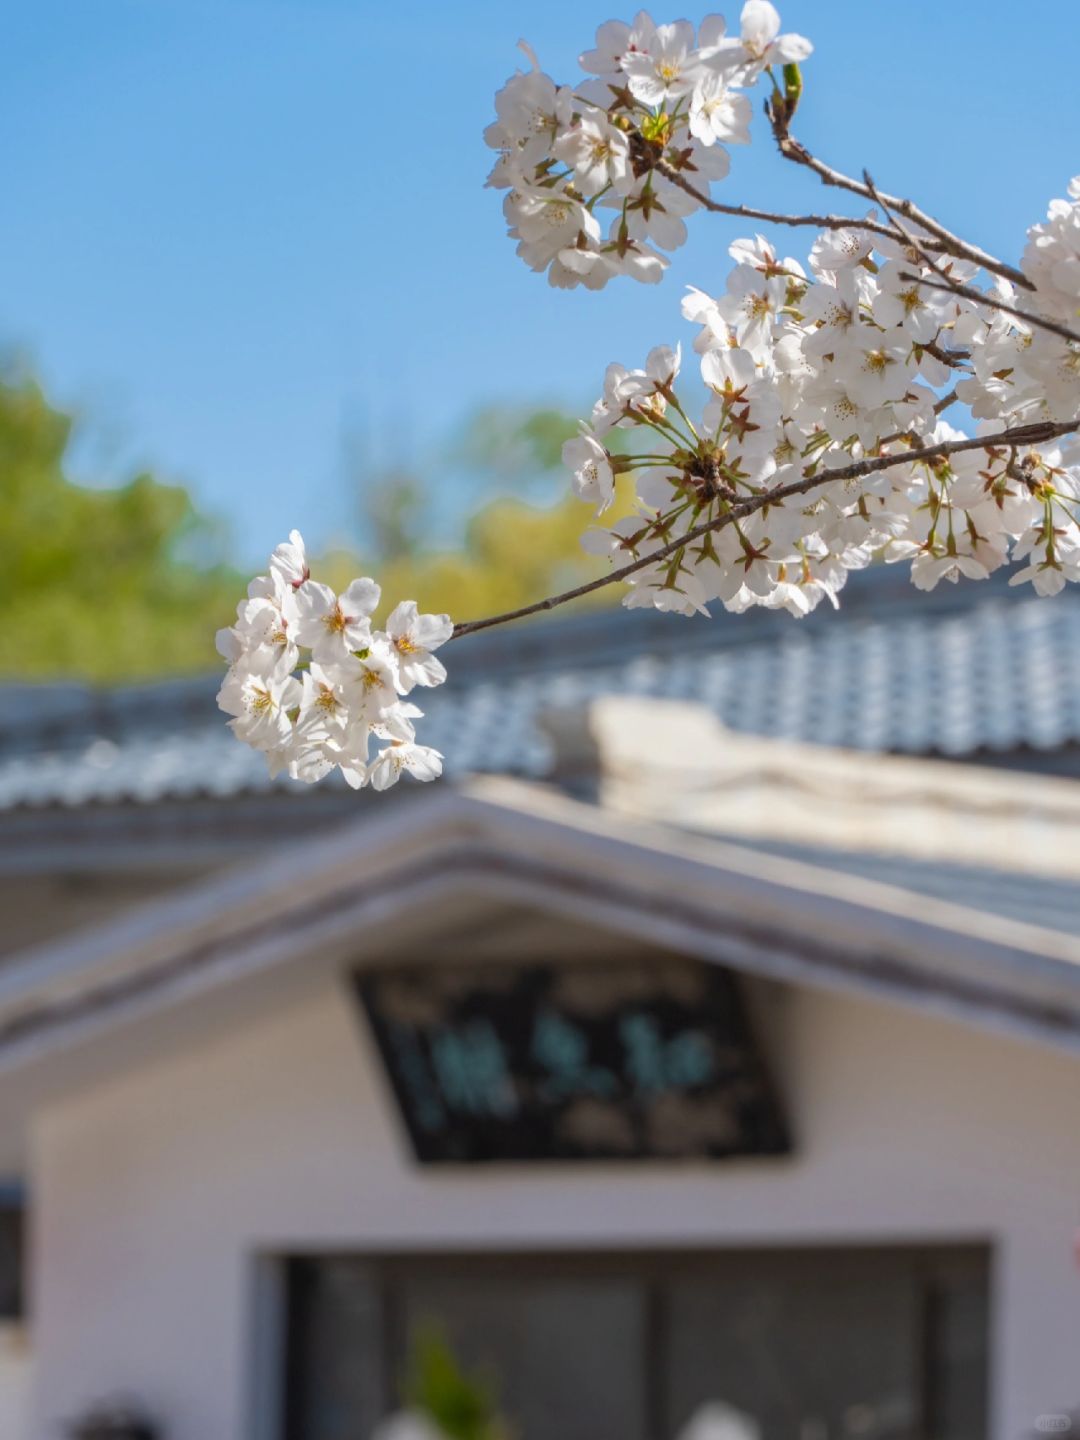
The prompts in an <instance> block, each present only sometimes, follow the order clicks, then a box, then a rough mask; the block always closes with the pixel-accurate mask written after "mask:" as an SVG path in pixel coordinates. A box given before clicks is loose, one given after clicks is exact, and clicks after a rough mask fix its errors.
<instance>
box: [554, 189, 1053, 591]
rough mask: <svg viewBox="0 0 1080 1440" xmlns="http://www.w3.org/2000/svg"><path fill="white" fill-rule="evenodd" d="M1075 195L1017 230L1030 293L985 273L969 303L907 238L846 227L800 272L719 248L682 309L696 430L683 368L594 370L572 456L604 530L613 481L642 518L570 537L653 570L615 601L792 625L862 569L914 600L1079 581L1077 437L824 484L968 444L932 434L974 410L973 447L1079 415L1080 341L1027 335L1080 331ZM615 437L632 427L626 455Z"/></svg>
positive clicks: (747, 247) (961, 271)
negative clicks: (970, 587) (751, 611)
mask: <svg viewBox="0 0 1080 1440" xmlns="http://www.w3.org/2000/svg"><path fill="white" fill-rule="evenodd" d="M1069 196H1070V198H1069V199H1068V200H1065V201H1054V202H1053V204H1052V206H1051V208H1050V214H1049V220H1048V223H1047V224H1046V225H1037V226H1035V227H1033V228H1032V229H1031V231H1030V232H1029V243H1028V248H1027V252H1026V254H1025V257H1024V261H1023V270H1024V275H1025V277H1026V278H1027V279H1028V281H1029V283H1030V285H1031V286H1032V287H1033V288H1032V289H1031V290H1026V289H1025V290H1022V291H1021V290H1020V289H1019V288H1018V287H1016V286H1014V285H1012V284H1011V283H1010V282H1009V281H1008V280H1003V279H1001V278H999V277H998V276H997V275H994V276H991V277H988V278H986V277H984V283H983V284H982V285H981V286H980V285H979V284H978V283H976V282H977V281H978V278H979V269H978V267H977V266H976V265H975V264H972V263H968V262H967V261H964V260H958V259H954V258H951V257H949V256H947V255H943V254H941V253H940V250H939V252H938V253H937V254H936V255H935V253H933V252H934V243H933V237H931V236H928V235H927V234H925V233H924V232H923V231H921V230H919V229H918V228H917V227H911V228H905V229H904V230H903V231H902V232H901V233H900V234H898V236H897V238H895V239H893V238H890V237H888V236H883V235H881V234H878V233H876V232H874V231H872V230H869V229H865V228H861V226H860V224H859V222H853V225H852V227H851V228H850V229H839V228H838V229H833V230H828V231H826V232H824V233H822V234H821V235H820V236H819V237H818V239H817V241H816V243H815V244H814V246H813V248H812V250H811V252H810V255H809V264H808V267H806V268H804V267H803V265H801V264H800V263H799V261H798V260H796V259H793V258H791V257H789V256H784V255H781V254H780V253H779V252H778V251H777V250H776V249H775V248H774V247H773V246H772V245H771V244H770V243H769V242H768V241H767V240H765V239H764V238H763V237H761V236H760V235H759V236H757V237H756V238H755V239H752V240H740V241H737V242H736V243H735V244H733V245H732V246H731V247H730V254H731V257H732V259H733V260H734V262H735V265H734V268H733V269H732V270H731V271H730V273H729V274H728V277H727V283H726V288H725V291H724V293H723V294H721V295H717V296H713V295H709V294H707V293H705V292H704V291H702V290H697V289H691V290H690V291H689V293H688V294H687V296H686V298H685V299H684V301H683V305H682V310H683V315H684V316H685V318H686V319H688V320H690V321H691V322H693V323H694V324H695V325H696V326H697V327H698V334H697V338H696V340H695V342H694V350H695V352H696V355H697V358H698V362H699V366H700V374H701V380H702V382H703V384H704V387H705V391H706V395H707V401H706V403H705V406H704V413H703V414H702V415H701V416H700V418H699V419H698V420H697V422H696V423H695V421H693V420H692V419H691V417H690V414H689V413H688V408H687V406H685V405H684V404H683V403H682V402H681V401H680V398H679V395H678V394H677V392H676V377H677V376H678V375H679V371H680V365H681V356H680V352H679V350H677V349H676V350H671V349H668V348H666V347H658V348H656V349H654V350H653V351H652V352H651V353H650V354H649V357H648V359H647V361H646V364H645V366H644V368H643V369H637V370H627V369H626V368H624V367H623V366H621V365H611V366H610V367H609V368H608V371H607V375H606V377H605V382H604V391H603V394H602V396H601V397H600V399H599V400H598V402H597V404H596V406H595V407H594V409H593V412H592V416H591V418H590V420H589V421H588V422H587V423H586V424H584V425H583V426H582V432H581V434H580V435H579V436H578V437H577V438H575V439H573V440H571V441H569V442H568V443H567V445H566V447H565V450H564V460H565V461H566V463H567V465H568V466H569V468H570V470H571V471H572V472H573V483H574V488H575V490H576V492H577V494H578V495H579V496H580V497H581V498H582V499H583V500H586V501H588V502H590V503H591V504H593V505H594V507H595V509H596V512H597V514H602V513H603V512H604V511H605V510H606V509H607V507H608V506H609V505H610V504H611V502H612V500H613V498H614V493H615V485H614V481H615V475H616V474H617V473H618V472H619V471H620V470H623V471H626V470H633V471H634V474H635V479H636V504H635V508H634V512H633V513H632V514H631V515H629V516H626V517H624V518H622V519H619V520H618V521H617V522H616V523H615V524H614V525H612V526H611V527H610V528H608V529H599V528H594V529H591V530H590V531H588V532H587V533H586V535H585V537H584V544H585V546H586V549H589V550H592V551H594V552H596V553H602V554H606V555H608V556H609V557H610V558H611V559H612V561H613V562H614V563H615V564H616V565H617V566H622V565H625V564H627V563H628V562H635V561H639V560H645V561H647V559H648V556H649V555H650V554H652V553H654V552H656V551H660V550H663V551H664V554H663V555H662V556H661V557H660V558H659V559H658V560H657V561H656V562H655V563H653V564H648V563H646V564H645V565H643V567H642V568H640V569H638V570H637V571H636V572H635V573H633V574H632V575H630V576H628V577H627V580H628V584H629V585H630V586H631V590H630V593H629V594H628V596H627V599H626V603H627V604H628V605H631V606H643V605H644V606H654V607H657V608H660V609H671V610H677V611H681V612H683V613H691V612H693V611H706V607H707V606H708V604H709V602H710V601H719V602H721V603H722V604H723V605H724V606H725V607H726V608H728V609H730V610H736V611H739V610H744V609H746V608H747V607H749V606H751V605H765V606H769V607H774V608H775V607H781V606H782V607H784V608H786V609H787V610H789V611H791V612H793V613H795V614H797V615H799V614H805V613H806V612H807V611H809V610H811V609H813V608H814V606H815V605H817V604H818V603H819V602H820V600H821V599H822V598H828V599H829V600H830V601H831V602H832V603H833V604H834V605H835V604H836V595H837V593H838V591H839V590H840V589H841V587H842V586H843V584H844V581H845V579H846V577H847V574H848V572H849V571H851V570H857V569H861V568H863V567H864V566H866V565H868V564H869V563H870V561H871V560H872V559H875V558H883V559H884V560H886V561H909V562H910V563H911V574H912V579H913V581H914V583H915V584H916V585H917V586H918V587H919V588H921V589H931V588H933V586H935V585H936V584H937V583H938V581H940V580H942V579H948V580H956V579H958V578H959V576H961V575H964V576H967V577H970V578H973V579H984V578H986V577H987V576H988V575H990V574H991V572H993V571H995V570H997V569H999V568H1000V567H1001V566H1003V565H1006V564H1007V563H1009V562H1010V561H1014V562H1016V561H1018V562H1023V563H1022V565H1021V566H1020V568H1019V569H1018V571H1017V572H1016V573H1015V574H1014V575H1013V576H1012V577H1011V579H1012V583H1018V582H1020V581H1025V580H1030V581H1031V582H1032V584H1033V585H1034V588H1035V590H1036V591H1038V592H1039V593H1040V594H1053V593H1055V592H1056V591H1058V590H1060V589H1061V588H1062V586H1063V585H1064V584H1065V583H1066V581H1070V580H1077V579H1080V526H1078V523H1077V516H1078V508H1080V447H1078V445H1077V442H1076V437H1075V436H1073V435H1070V436H1068V437H1067V438H1066V439H1065V440H1064V441H1062V442H1061V443H1055V444H1050V445H1048V444H1040V445H1031V444H1029V445H1025V444H1022V443H1011V444H1004V445H1002V444H997V445H988V446H987V447H986V448H975V449H967V450H962V451H959V452H954V453H951V454H948V455H938V456H934V457H927V458H926V459H924V460H923V461H921V462H911V463H907V462H904V463H900V462H898V463H896V464H890V465H889V466H888V467H887V468H876V467H875V466H873V465H871V466H870V467H869V468H870V473H868V474H864V475H853V476H848V477H847V478H843V477H838V478H837V480H835V481H833V482H832V483H828V484H827V483H824V482H825V481H827V479H828V475H829V472H830V471H833V470H839V471H844V470H851V469H854V468H857V466H858V462H860V461H864V460H875V459H878V458H880V457H892V456H903V455H904V454H905V453H906V452H907V451H909V450H913V449H919V448H926V447H930V446H934V445H936V444H938V443H940V442H943V441H944V442H949V441H960V442H963V441H965V440H966V439H967V438H968V437H967V436H966V435H965V432H964V431H962V430H960V429H958V428H955V427H954V426H952V425H951V424H950V423H949V422H947V421H946V420H945V419H944V418H943V417H944V413H945V412H946V411H947V410H949V408H950V407H951V406H953V405H961V406H963V405H966V406H967V407H968V409H969V410H970V415H971V418H972V421H973V423H974V426H975V430H976V436H980V435H986V436H990V435H999V434H1000V433H1001V432H1002V431H1003V430H1004V429H1014V428H1017V427H1027V426H1034V425H1039V424H1040V423H1043V422H1047V421H1052V422H1069V421H1073V420H1076V419H1077V418H1080V343H1077V341H1075V340H1072V339H1070V338H1068V337H1067V336H1062V335H1061V334H1058V333H1054V332H1053V331H1051V330H1049V329H1047V328H1045V327H1044V326H1042V325H1040V324H1038V323H1034V321H1037V320H1038V318H1039V315H1042V316H1043V317H1044V318H1046V317H1058V318H1060V319H1062V320H1064V321H1072V322H1073V323H1075V321H1076V319H1077V317H1078V316H1080V180H1074V181H1073V183H1072V186H1071V187H1070V190H1069ZM869 218H870V219H871V220H873V218H874V217H873V216H871V217H869ZM1025 306H1027V307H1029V309H1027V310H1025V308H1024V307H1025ZM1017 311H1020V312H1021V314H1019V315H1018V314H1017V313H1016V312H1017ZM1023 315H1031V316H1032V317H1033V318H1032V319H1025V318H1023ZM615 430H621V431H626V430H633V431H636V433H637V436H638V437H639V438H640V444H639V445H638V446H636V447H635V446H634V445H633V443H631V447H630V448H631V449H633V450H634V453H632V454H628V453H627V444H626V441H627V437H625V436H623V437H622V438H621V443H620V445H619V446H617V447H616V446H615V445H614V444H613V439H614V437H613V435H612V432H613V431H615ZM725 516H729V517H730V518H729V519H727V520H725V519H724V517H725ZM710 521H719V522H720V523H719V525H717V526H716V527H715V528H713V529H710V530H709V531H708V532H707V533H705V534H699V535H697V536H696V537H692V538H691V539H690V540H688V542H687V543H686V544H685V546H682V545H679V543H678V542H679V538H680V536H682V535H684V534H687V532H689V531H692V530H695V528H697V527H700V526H702V525H704V524H708V523H709V522H710ZM706 613H707V611H706Z"/></svg>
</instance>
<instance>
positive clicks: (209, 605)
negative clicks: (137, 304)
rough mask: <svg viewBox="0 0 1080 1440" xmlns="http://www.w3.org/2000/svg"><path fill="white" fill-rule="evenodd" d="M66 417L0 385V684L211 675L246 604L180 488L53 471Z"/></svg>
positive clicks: (30, 390)
mask: <svg viewBox="0 0 1080 1440" xmlns="http://www.w3.org/2000/svg"><path fill="white" fill-rule="evenodd" d="M70 437H71V421H70V419H69V418H68V417H67V416H65V415H63V414H61V413H60V412H59V411H57V410H55V409H53V408H52V407H51V406H50V405H49V404H48V402H47V401H46V399H45V397H44V395H43V394H42V392H41V389H40V387H39V386H38V385H37V384H36V383H34V382H33V381H32V380H30V379H29V378H26V377H22V376H12V377H8V378H6V379H4V380H0V537H2V544H3V559H2V563H0V675H2V676H5V677H11V676H20V677H41V678H44V677H50V676H57V675H68V676H79V677H82V678H85V679H90V680H115V679H120V678H135V677H141V676H149V675H160V674H166V673H168V674H177V673H183V672H185V671H199V670H206V669H210V668H213V667H214V665H215V663H216V656H215V652H214V632H215V630H216V629H217V628H218V627H219V626H220V625H222V624H223V623H226V621H227V620H228V618H229V617H230V616H231V614H232V611H233V608H234V606H235V604H236V601H237V598H238V597H239V596H240V595H242V594H243V584H242V580H241V578H240V577H239V576H238V575H236V574H234V573H232V572H230V571H229V570H227V569H226V568H225V567H224V566H223V565H220V564H218V565H215V566H213V567H211V568H209V569H201V568H199V567H198V566H196V565H195V564H193V563H192V562H190V561H188V560H185V559H184V558H183V556H184V554H185V553H198V551H199V549H206V548H213V536H212V533H211V532H210V531H209V529H208V527H206V526H205V525H203V524H200V522H199V521H198V520H197V519H196V516H195V514H194V511H193V509H192V506H191V501H190V499H189V498H188V496H187V494H186V492H185V491H184V490H182V489H179V488H177V487H175V486H168V485H161V484H158V483H157V481H155V480H154V479H152V477H151V476H149V475H140V476H138V477H137V478H135V479H134V480H132V481H131V482H130V483H129V484H126V485H123V486H121V487H119V488H118V489H109V490H93V489H85V488H83V487H81V486H78V485H73V484H72V483H71V482H70V481H69V480H68V479H67V477H66V475H65V473H64V457H65V454H66V452H67V448H68V443H69V440H70Z"/></svg>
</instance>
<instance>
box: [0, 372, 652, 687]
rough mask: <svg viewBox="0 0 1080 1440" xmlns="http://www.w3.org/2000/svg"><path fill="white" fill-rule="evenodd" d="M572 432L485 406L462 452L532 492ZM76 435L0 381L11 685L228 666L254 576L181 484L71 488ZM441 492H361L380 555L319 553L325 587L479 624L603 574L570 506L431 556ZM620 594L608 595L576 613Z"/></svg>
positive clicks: (561, 419)
mask: <svg viewBox="0 0 1080 1440" xmlns="http://www.w3.org/2000/svg"><path fill="white" fill-rule="evenodd" d="M573 428H574V427H573V425H572V423H571V422H570V421H568V420H567V419H566V417H565V416H562V415H560V414H558V413H557V412H555V411H552V410H537V411H532V412H529V411H511V412H504V411H498V410H494V409H493V410H488V411H485V412H482V414H481V415H480V416H478V417H476V418H475V420H474V422H473V423H472V424H471V426H470V428H469V431H468V434H467V437H466V439H465V441H463V445H464V451H463V453H466V452H468V453H470V454H471V457H472V460H471V463H472V464H473V465H474V466H475V468H476V470H477V471H478V472H480V471H482V472H485V473H486V474H487V476H488V478H489V481H490V480H491V479H496V480H500V479H501V480H502V481H503V482H510V481H511V480H521V481H522V483H524V482H525V481H526V480H527V479H528V477H530V476H531V477H533V478H534V479H535V478H536V477H538V476H541V477H542V476H543V475H544V474H546V473H548V472H550V471H551V470H552V469H553V468H554V467H555V466H557V465H558V461H559V451H560V449H561V447H562V443H563V441H564V440H565V439H566V437H567V435H568V434H570V433H572V431H573ZM71 432H72V422H71V419H70V417H68V416H67V415H64V414H63V413H61V412H60V411H59V410H57V409H55V408H54V407H53V406H51V405H50V404H49V403H48V401H47V399H46V397H45V396H44V395H43V393H42V391H41V388H40V387H39V386H38V385H37V384H36V383H35V382H34V381H33V380H32V379H31V378H29V377H27V376H22V375H8V376H6V377H3V376H0V537H2V542H3V559H2V563H0V678H12V677H19V678H38V679H49V678H54V677H58V676H67V677H72V678H79V679H84V680H91V681H100V682H111V681H117V680H133V679H142V678H152V677H155V676H162V675H176V674H185V673H197V672H200V671H206V670H210V671H213V670H215V669H217V668H218V666H219V665H220V660H219V658H218V656H217V654H216V652H215V650H214V633H215V631H216V630H218V629H219V628H220V627H221V626H222V625H227V624H229V623H230V621H231V620H232V618H233V615H234V613H235V608H236V602H237V600H239V599H240V598H241V597H242V596H243V594H244V587H245V585H246V581H247V577H246V576H243V575H241V574H239V573H238V572H237V571H236V570H235V569H233V568H231V567H229V566H228V565H226V564H225V563H224V562H223V561H222V560H221V559H220V558H219V557H220V551H221V545H220V538H219V536H218V535H217V534H216V532H215V531H214V529H213V527H212V526H210V525H209V524H208V523H207V522H206V521H205V520H202V519H200V518H199V517H198V516H197V515H196V513H195V511H194V509H193V507H192V503H191V500H190V497H189V496H188V494H187V492H186V491H185V490H183V489H181V488H180V487H178V486H172V485H162V484H160V483H159V482H158V481H156V480H155V479H153V477H151V476H150V475H140V476H138V477H136V478H135V479H133V480H131V481H130V482H129V483H128V484H126V485H122V486H120V487H118V488H111V489H92V488H86V487H84V486H81V485H76V484H73V483H72V482H71V481H70V480H69V479H68V477H67V474H66V472H65V460H66V456H67V453H68V448H69V443H70V440H71ZM431 483H432V481H431V479H430V477H428V476H426V475H412V474H410V473H408V472H404V471H393V472H389V473H388V474H387V475H386V476H384V477H383V478H382V479H381V480H380V482H379V483H378V485H377V486H375V487H374V489H373V491H372V492H371V493H370V494H369V495H368V496H366V498H365V513H366V518H367V521H368V528H369V531H370V533H371V535H372V543H371V545H370V549H369V550H367V552H366V553H364V552H362V553H361V554H359V555H357V554H356V553H353V552H352V551H349V552H338V553H335V554H331V555H329V556H325V557H322V558H321V559H320V558H318V557H316V559H315V560H314V562H313V569H314V572H315V574H316V575H317V576H318V578H320V579H323V580H326V581H327V582H328V583H329V584H331V585H335V586H336V587H338V588H341V587H342V586H344V585H345V584H347V583H348V581H349V580H351V579H352V578H353V577H354V576H356V575H358V574H369V575H373V576H374V577H375V578H376V579H377V580H378V581H379V583H380V585H381V586H382V589H383V595H384V597H385V605H384V607H383V610H384V613H385V612H386V611H388V610H389V609H390V608H391V607H392V606H393V605H394V604H396V603H397V601H399V600H402V599H407V598H409V599H415V600H417V601H418V603H419V604H420V606H421V608H422V609H425V610H434V611H448V612H449V613H450V614H451V615H453V616H454V617H455V619H470V618H475V617H478V616H481V615H486V614H490V613H492V612H495V611H500V610H508V609H513V608H515V607H517V606H520V605H525V604H528V603H529V602H530V601H532V600H535V599H536V598H537V597H539V596H543V595H549V594H552V593H553V592H555V591H558V590H564V589H568V588H570V587H571V586H574V585H577V584H580V583H581V582H582V581H584V580H588V579H591V578H592V577H593V576H595V575H597V574H599V573H600V572H601V569H602V562H601V561H599V560H597V559H596V558H595V557H594V556H589V555H587V554H586V553H585V552H584V551H583V550H582V549H581V543H580V539H581V532H582V530H583V528H584V526H585V524H586V523H587V521H588V511H587V509H586V507H585V506H583V505H582V504H580V502H579V501H577V500H576V499H574V498H573V496H565V498H563V499H562V500H561V501H559V502H558V503H557V504H554V505H550V506H547V507H544V506H536V505H530V504H527V503H525V502H524V501H522V500H519V499H511V498H500V499H497V500H494V501H491V502H490V503H488V504H487V505H484V506H482V507H481V508H480V509H478V510H477V512H476V514H475V515H474V516H473V518H472V520H471V521H470V522H469V524H468V527H467V529H466V533H465V536H464V539H463V541H462V543H461V545H460V546H458V547H457V548H455V549H443V550H436V549H433V548H430V547H429V548H426V549H425V548H424V547H423V545H422V543H421V542H420V541H419V540H418V538H417V537H418V536H419V535H420V534H421V531H422V522H423V517H424V497H425V487H426V486H427V485H429V484H431ZM619 486H620V503H619V504H618V505H616V507H615V508H614V509H613V510H612V511H611V512H610V513H609V515H607V516H605V523H607V522H608V521H609V520H610V519H613V518H615V517H616V516H617V515H619V514H620V513H625V512H626V510H627V509H628V508H629V498H630V493H631V488H632V487H631V485H630V482H629V480H628V478H627V477H623V478H622V479H621V480H620V482H619ZM559 488H560V490H562V488H563V482H562V480H561V479H560V481H559ZM191 557H199V559H200V560H201V562H202V563H198V562H197V561H196V560H194V559H192V558H191ZM208 557H209V558H208ZM617 598H618V597H617V594H616V592H615V590H614V589H610V590H601V591H599V592H598V593H597V594H596V595H595V596H590V597H588V599H587V600H585V601H584V602H579V603H582V604H585V605H589V604H593V605H603V604H611V603H612V602H613V601H615V600H616V599H617Z"/></svg>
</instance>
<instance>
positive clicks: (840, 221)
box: [652, 160, 901, 240]
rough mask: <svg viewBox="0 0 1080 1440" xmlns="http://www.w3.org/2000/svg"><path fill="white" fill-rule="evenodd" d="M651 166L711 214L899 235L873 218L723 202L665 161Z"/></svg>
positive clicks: (889, 237) (892, 235)
mask: <svg viewBox="0 0 1080 1440" xmlns="http://www.w3.org/2000/svg"><path fill="white" fill-rule="evenodd" d="M652 168H653V169H654V170H655V171H656V172H657V174H658V175H663V177H664V179H665V180H670V181H671V183H672V184H673V185H677V186H678V187H679V189H680V190H684V191H685V192H686V194H687V195H690V196H692V197H693V198H694V199H695V200H696V201H697V202H698V204H699V205H701V206H703V207H704V208H705V209H706V210H711V211H712V213H713V214H714V215H735V216H736V217H738V218H739V219H740V220H764V221H765V222H766V223H767V224H773V225H812V226H813V227H814V228H815V229H816V230H868V231H870V233H871V234H873V235H884V236H885V238H886V239H888V240H899V239H900V238H901V237H900V235H899V234H898V232H897V231H896V230H895V229H893V228H891V227H890V226H888V225H882V224H880V223H879V222H878V221H876V220H856V219H853V218H851V217H849V216H847V215H781V214H778V213H777V212H775V211H772V210H755V209H754V207H753V206H752V205H724V204H722V203H721V202H720V201H719V200H714V199H713V198H712V197H711V196H710V195H707V194H706V193H705V191H704V190H699V189H698V188H697V186H696V185H694V184H692V183H691V182H690V181H689V180H687V178H686V176H685V175H683V174H682V172H681V171H679V170H676V169H675V167H674V166H673V165H669V164H668V162H667V161H666V160H657V161H656V162H655V164H654V165H653V167H652Z"/></svg>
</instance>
